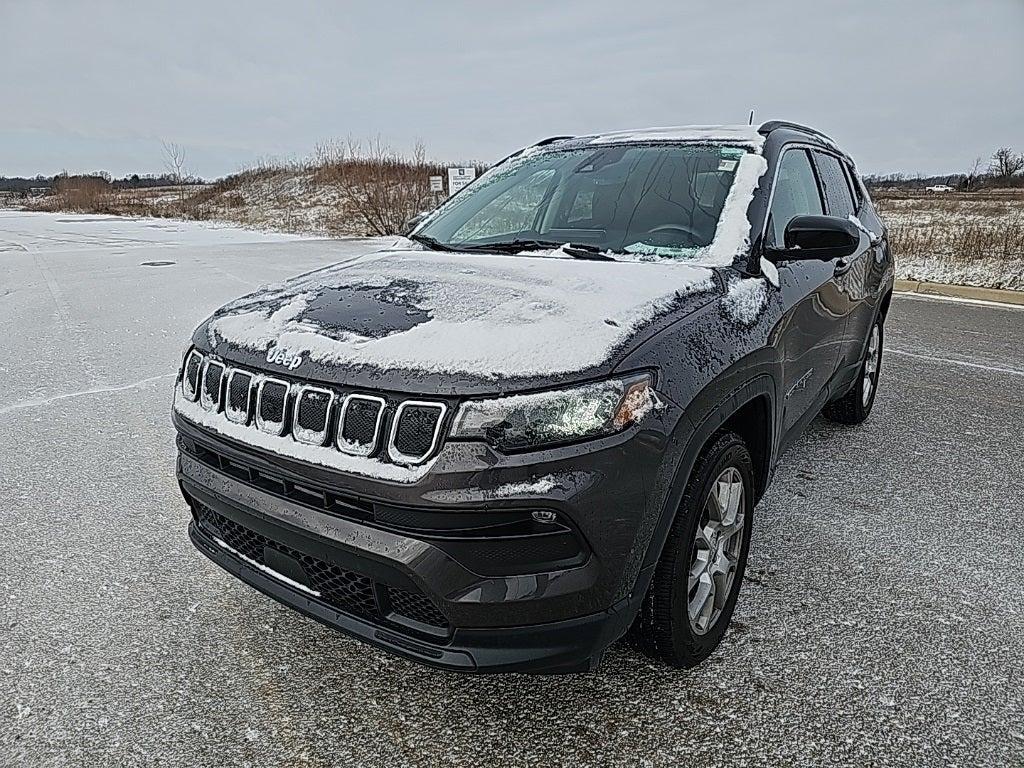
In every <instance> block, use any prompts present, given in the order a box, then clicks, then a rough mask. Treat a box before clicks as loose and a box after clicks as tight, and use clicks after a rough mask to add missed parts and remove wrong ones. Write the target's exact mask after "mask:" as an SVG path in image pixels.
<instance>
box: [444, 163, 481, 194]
mask: <svg viewBox="0 0 1024 768" xmlns="http://www.w3.org/2000/svg"><path fill="white" fill-rule="evenodd" d="M475 178H476V168H449V169H448V194H449V195H454V194H455V193H456V192H458V191H459V190H460V189H462V188H463V187H464V186H466V185H467V184H469V182H471V181H472V180H473V179H475Z"/></svg>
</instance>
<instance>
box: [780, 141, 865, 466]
mask: <svg viewBox="0 0 1024 768" xmlns="http://www.w3.org/2000/svg"><path fill="white" fill-rule="evenodd" d="M777 167H778V170H777V172H776V175H775V182H774V187H773V191H772V197H771V208H770V210H769V216H768V221H767V228H766V232H765V242H766V245H767V246H768V247H769V248H781V247H782V246H783V245H784V234H785V231H786V225H787V224H789V222H790V220H791V219H792V218H793V217H794V216H802V215H821V214H823V213H825V204H824V201H823V198H822V194H821V188H820V186H819V183H818V177H817V172H816V171H815V168H814V165H813V163H812V161H811V156H810V153H809V150H808V149H806V148H804V147H787V148H784V149H783V151H782V155H781V157H780V158H779V162H778V166H777ZM835 270H836V265H835V263H834V262H829V261H826V262H821V261H791V262H785V263H782V264H780V265H779V288H780V290H781V292H782V302H783V306H784V307H786V308H787V309H786V312H785V315H784V316H783V318H782V320H781V321H780V327H779V334H778V336H777V338H778V339H779V342H778V343H779V345H780V350H779V351H780V356H781V357H782V366H783V373H782V383H783V392H782V393H781V394H782V396H783V415H782V421H783V425H782V426H783V449H784V448H785V447H786V445H788V443H789V442H790V441H791V440H792V439H793V438H794V437H795V436H796V435H797V434H799V431H800V430H799V429H798V427H800V426H802V425H803V424H804V423H806V421H807V420H808V419H810V418H811V417H813V416H814V415H815V414H817V412H818V410H820V408H821V406H822V405H824V403H825V400H826V398H827V394H828V385H829V382H830V381H831V380H832V376H833V374H834V373H835V372H836V369H837V368H838V365H839V350H840V347H841V345H842V339H843V332H844V330H845V325H846V316H845V310H846V309H847V308H848V306H849V302H848V300H847V299H846V298H845V297H844V296H843V294H842V292H841V291H840V290H839V286H838V285H837V283H836V276H835Z"/></svg>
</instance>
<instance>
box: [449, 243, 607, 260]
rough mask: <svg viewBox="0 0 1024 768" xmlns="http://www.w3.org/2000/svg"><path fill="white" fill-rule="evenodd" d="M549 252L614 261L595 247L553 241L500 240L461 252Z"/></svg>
mask: <svg viewBox="0 0 1024 768" xmlns="http://www.w3.org/2000/svg"><path fill="white" fill-rule="evenodd" d="M529 249H536V250H549V249H558V250H561V251H562V252H563V253H567V254H569V255H570V256H572V257H573V258H574V259H589V260H591V261H615V259H613V258H612V257H611V256H609V255H608V254H607V253H605V252H604V251H603V250H602V249H601V248H598V247H597V246H596V245H589V244H586V243H560V242H557V241H555V240H502V241H500V242H497V243H479V244H477V245H467V246H464V247H463V250H467V251H493V252H494V253H519V252H521V251H524V250H529Z"/></svg>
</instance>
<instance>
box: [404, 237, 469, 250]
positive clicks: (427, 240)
mask: <svg viewBox="0 0 1024 768" xmlns="http://www.w3.org/2000/svg"><path fill="white" fill-rule="evenodd" d="M409 239H410V240H415V241H416V242H417V243H419V244H420V245H425V246H426V247H427V248H429V249H430V250H432V251H454V250H458V249H456V248H453V247H452V246H450V245H447V244H445V243H442V242H441V241H440V240H438V239H437V238H436V237H428V236H427V235H409Z"/></svg>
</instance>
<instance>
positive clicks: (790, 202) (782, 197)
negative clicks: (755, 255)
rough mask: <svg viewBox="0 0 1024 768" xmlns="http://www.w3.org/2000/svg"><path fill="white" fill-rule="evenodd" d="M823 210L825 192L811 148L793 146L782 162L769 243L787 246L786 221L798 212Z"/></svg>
mask: <svg viewBox="0 0 1024 768" xmlns="http://www.w3.org/2000/svg"><path fill="white" fill-rule="evenodd" d="M822 213H824V208H823V207H822V205H821V192H820V191H819V190H818V182H817V179H815V177H814V169H812V168H811V161H810V158H809V157H808V156H807V152H806V151H805V150H802V149H791V150H789V151H788V152H786V153H785V154H784V155H783V156H782V160H781V161H780V162H779V171H778V175H777V177H776V182H775V195H774V197H773V198H772V209H771V213H770V218H769V226H768V246H769V247H772V248H782V247H783V245H784V244H785V232H786V225H787V224H789V222H790V220H792V218H793V217H794V216H807V215H819V216H820V215H821V214H822Z"/></svg>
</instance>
